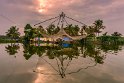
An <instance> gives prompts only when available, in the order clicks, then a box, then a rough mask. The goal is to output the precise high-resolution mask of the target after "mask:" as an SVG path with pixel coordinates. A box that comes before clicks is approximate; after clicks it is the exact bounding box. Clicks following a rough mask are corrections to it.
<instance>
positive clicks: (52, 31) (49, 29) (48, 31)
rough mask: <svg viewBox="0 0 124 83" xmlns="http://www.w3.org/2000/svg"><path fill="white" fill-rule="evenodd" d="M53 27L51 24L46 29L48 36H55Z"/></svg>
mask: <svg viewBox="0 0 124 83" xmlns="http://www.w3.org/2000/svg"><path fill="white" fill-rule="evenodd" d="M55 28H56V27H55V25H54V24H51V25H49V26H48V28H47V29H46V30H47V33H48V34H50V35H53V34H55Z"/></svg>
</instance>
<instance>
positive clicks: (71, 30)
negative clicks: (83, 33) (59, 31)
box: [64, 24, 80, 36]
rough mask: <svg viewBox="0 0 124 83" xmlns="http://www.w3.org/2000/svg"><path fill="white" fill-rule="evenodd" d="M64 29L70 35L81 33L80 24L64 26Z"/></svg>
mask: <svg viewBox="0 0 124 83" xmlns="http://www.w3.org/2000/svg"><path fill="white" fill-rule="evenodd" d="M64 30H65V31H66V33H68V34H69V35H70V36H77V35H79V34H78V33H79V31H80V28H79V26H78V25H74V26H73V25H72V24H70V25H68V26H66V27H65V28H64Z"/></svg>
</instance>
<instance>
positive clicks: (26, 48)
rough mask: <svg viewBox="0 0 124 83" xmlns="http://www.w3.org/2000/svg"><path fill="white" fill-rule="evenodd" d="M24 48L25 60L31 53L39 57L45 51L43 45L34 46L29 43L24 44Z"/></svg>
mask: <svg viewBox="0 0 124 83" xmlns="http://www.w3.org/2000/svg"><path fill="white" fill-rule="evenodd" d="M23 48H24V51H23V52H24V57H25V59H26V60H28V59H29V58H30V57H31V56H32V55H34V54H37V55H38V56H39V57H40V56H42V55H43V53H45V48H44V47H40V46H38V47H36V46H33V45H30V44H25V45H23Z"/></svg>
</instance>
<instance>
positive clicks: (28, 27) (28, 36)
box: [24, 24, 35, 41]
mask: <svg viewBox="0 0 124 83" xmlns="http://www.w3.org/2000/svg"><path fill="white" fill-rule="evenodd" d="M34 32H35V29H33V28H32V27H31V25H30V24H27V25H26V26H25V27H24V33H25V36H24V39H25V40H26V41H30V39H32V38H34V36H35V33H34Z"/></svg>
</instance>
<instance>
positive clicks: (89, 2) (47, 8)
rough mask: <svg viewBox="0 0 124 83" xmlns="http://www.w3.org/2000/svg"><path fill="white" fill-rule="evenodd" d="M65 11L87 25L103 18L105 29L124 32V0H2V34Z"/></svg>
mask: <svg viewBox="0 0 124 83" xmlns="http://www.w3.org/2000/svg"><path fill="white" fill-rule="evenodd" d="M62 11H63V12H64V13H65V14H66V15H67V16H70V17H72V18H74V19H76V20H79V21H81V22H83V23H85V24H87V25H92V23H93V22H94V21H95V20H97V19H101V20H103V22H104V26H106V28H105V30H104V32H106V31H107V32H109V33H110V34H111V33H113V32H115V31H118V32H120V33H122V34H124V0H0V35H4V34H5V32H6V31H7V30H8V29H9V28H10V27H11V26H17V27H18V28H19V31H20V32H21V33H22V32H23V29H24V26H25V25H26V24H27V23H30V24H31V25H34V24H36V23H38V22H40V21H43V20H45V19H48V18H51V17H55V16H57V15H59V14H60V13H61V12H62ZM70 23H71V22H70Z"/></svg>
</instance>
